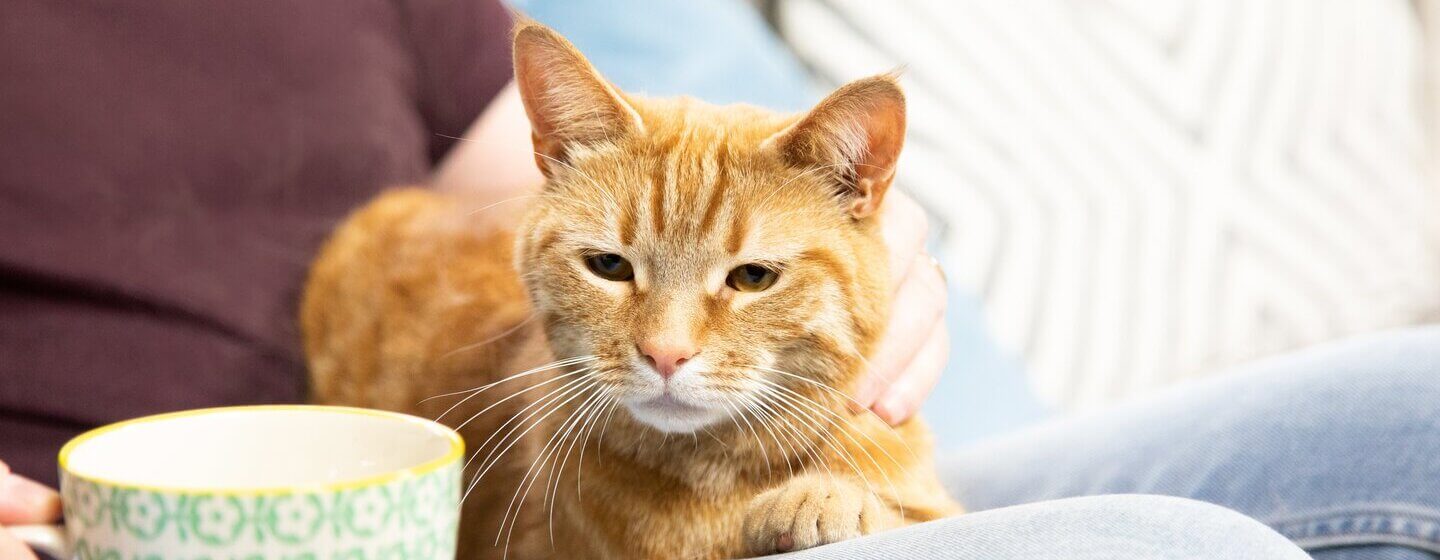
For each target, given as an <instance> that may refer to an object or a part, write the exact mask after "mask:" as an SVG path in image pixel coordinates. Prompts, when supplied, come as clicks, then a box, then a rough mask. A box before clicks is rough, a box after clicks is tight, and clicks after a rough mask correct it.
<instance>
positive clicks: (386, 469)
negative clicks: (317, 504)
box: [60, 406, 463, 491]
mask: <svg viewBox="0 0 1440 560" xmlns="http://www.w3.org/2000/svg"><path fill="white" fill-rule="evenodd" d="M462 447H463V445H462V444H461V442H460V436H459V435H458V434H456V433H455V432H454V431H452V430H450V429H449V428H446V427H444V426H442V425H440V424H437V423H435V422H431V421H429V420H424V419H421V418H416V417H413V416H407V415H404V414H398V413H391V412H381V411H374V410H366V409H358V408H344V407H328V406H254V407H235V408H219V409H207V410H198V411H190V412H179V413H174V414H164V415H160V416H152V417H147V418H140V419H136V420H131V421H128V422H122V423H120V424H115V425H112V426H107V427H104V428H100V429H97V430H95V431H92V432H89V433H87V434H84V435H81V436H80V437H78V438H76V439H75V440H74V441H72V442H70V443H69V444H67V445H66V446H65V449H63V450H62V451H61V453H60V463H61V469H62V470H64V471H66V472H68V473H70V474H71V475H74V476H79V477H81V478H86V479H91V480H95V481H101V482H106V483H109V484H114V485H121V486H137V487H150V488H161V489H176V490H187V489H199V490H217V489H223V490H240V491H245V490H257V489H271V488H274V489H296V488H299V487H311V486H329V485H336V484H347V483H354V482H359V481H363V480H367V479H371V478H374V477H378V476H384V475H388V474H392V473H396V472H402V471H413V470H417V469H418V470H426V469H427V468H428V467H430V466H438V465H440V464H444V463H448V462H449V461H451V460H457V459H458V458H459V457H460V455H461V454H462Z"/></svg>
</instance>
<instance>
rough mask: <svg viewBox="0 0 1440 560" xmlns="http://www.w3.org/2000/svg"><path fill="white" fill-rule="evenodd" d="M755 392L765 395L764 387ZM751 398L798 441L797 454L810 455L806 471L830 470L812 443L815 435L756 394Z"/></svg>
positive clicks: (794, 446)
mask: <svg viewBox="0 0 1440 560" xmlns="http://www.w3.org/2000/svg"><path fill="white" fill-rule="evenodd" d="M755 394H757V396H763V389H762V390H760V392H756V393H755ZM750 400H752V402H753V403H755V406H756V407H757V409H760V410H762V413H763V415H765V416H766V417H770V419H772V422H773V423H775V425H776V426H779V429H780V432H782V433H785V436H786V439H788V441H791V442H796V443H792V448H796V449H799V451H798V452H796V456H801V453H802V452H804V455H805V456H809V459H811V462H809V464H806V465H805V472H811V471H814V469H815V468H824V469H825V471H827V472H829V464H828V462H827V461H825V459H824V458H821V456H819V453H818V452H816V449H815V445H812V443H814V435H809V433H802V432H801V430H799V428H798V426H796V425H793V423H791V419H788V417H785V416H782V415H780V413H779V412H778V410H776V409H775V407H773V406H770V405H769V403H765V402H762V400H757V399H756V397H755V396H752V397H750ZM831 478H834V475H832V474H831Z"/></svg>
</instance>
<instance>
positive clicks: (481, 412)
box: [452, 366, 595, 441]
mask: <svg viewBox="0 0 1440 560" xmlns="http://www.w3.org/2000/svg"><path fill="white" fill-rule="evenodd" d="M594 371H595V368H594V367H593V366H587V367H583V368H580V369H577V370H575V371H567V372H565V373H559V374H556V375H555V376H553V377H551V378H549V379H546V380H544V381H541V382H539V383H536V384H534V385H531V386H529V387H526V388H524V389H521V390H519V391H516V392H514V393H511V394H509V395H506V396H505V397H503V398H501V399H499V400H496V401H495V402H493V403H490V405H489V406H486V407H485V408H482V409H480V410H479V411H478V412H476V413H475V414H471V415H470V417H469V418H466V419H465V421H464V422H461V423H460V425H458V426H455V429H456V430H459V429H463V428H464V427H465V426H468V425H469V424H470V423H471V422H474V421H475V419H477V418H480V417H481V416H484V415H485V413H486V412H490V410H491V409H493V408H495V407H497V406H500V405H502V404H505V402H506V401H509V400H510V399H513V398H515V397H518V396H520V395H523V394H525V393H528V392H530V391H533V390H535V389H537V388H540V387H544V386H546V385H549V384H551V383H554V382H556V381H560V380H562V379H565V378H567V377H571V376H575V375H580V376H582V378H583V377H586V376H588V375H589V374H590V373H592V372H594ZM572 381H575V380H572ZM567 385H568V383H567ZM547 396H548V395H547ZM542 399H544V397H541V398H540V399H536V403H532V404H531V405H530V406H535V404H538V402H539V401H540V400H542ZM457 404H458V403H457ZM452 408H453V407H452ZM528 408H529V407H526V408H525V409H521V412H524V411H525V410H527V409H528ZM517 414H518V413H517ZM487 441H488V440H487Z"/></svg>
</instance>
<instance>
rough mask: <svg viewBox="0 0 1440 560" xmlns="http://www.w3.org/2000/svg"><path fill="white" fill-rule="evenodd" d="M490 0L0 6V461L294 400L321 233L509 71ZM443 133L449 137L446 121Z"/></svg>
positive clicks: (26, 470)
mask: <svg viewBox="0 0 1440 560" xmlns="http://www.w3.org/2000/svg"><path fill="white" fill-rule="evenodd" d="M509 26H510V19H509V14H508V13H507V12H506V11H505V9H504V8H502V7H501V6H500V5H499V4H498V3H497V2H496V1H495V0H394V1H382V0H304V1H293V0H245V1H244V2H203V1H197V0H124V1H121V0H111V1H105V0H90V1H84V2H71V1H63V2H56V1H53V0H7V1H5V2H3V3H0V460H4V461H6V462H9V463H10V464H11V466H12V467H13V468H14V469H15V470H16V471H17V472H20V473H23V474H27V475H30V476H33V477H36V478H38V479H40V480H42V481H47V482H52V483H53V482H54V480H55V464H54V457H55V453H56V451H57V450H58V448H59V446H60V444H62V443H63V442H64V441H65V440H66V439H67V438H69V437H71V436H73V435H75V434H76V433H78V432H79V431H81V430H84V429H86V428H90V427H93V426H96V425H98V424H101V423H106V422H110V421H114V420H118V419H122V418H127V417H132V416H136V415H142V414H149V413H155V412H162V411H168V410H176V409H182V408H193V407H205V406H217V405H232V404H243V403H269V402H287V401H297V400H300V399H302V398H303V396H304V393H305V391H304V370H303V362H302V357H301V355H300V351H299V338H298V333H297V328H296V320H295V306H296V305H295V304H296V298H297V297H298V293H299V288H300V286H301V282H302V280H303V278H304V275H305V272H306V267H307V265H308V264H309V262H310V259H311V257H312V255H313V254H314V252H315V249H316V247H317V246H318V244H319V243H320V241H321V240H322V239H323V237H324V235H325V234H326V232H327V231H328V230H329V229H330V228H331V227H332V226H333V225H334V224H335V223H336V221H337V220H338V219H340V218H341V217H342V216H343V215H344V214H345V213H346V212H347V211H349V210H351V209H353V208H355V207H356V206H357V205H358V204H360V203H361V202H363V201H364V200H365V199H367V198H368V197H370V196H371V195H372V194H374V193H375V192H377V191H378V190H379V189H381V188H383V187H386V186H390V185H396V184H400V183H407V182H415V181H417V180H422V179H423V178H424V177H425V176H426V174H427V173H428V172H429V170H430V168H431V167H432V165H433V164H434V163H435V162H436V160H437V159H438V158H439V157H440V156H441V155H443V154H444V153H445V152H446V150H448V149H449V148H450V146H451V144H452V143H453V140H451V139H450V138H447V137H446V136H459V135H461V134H462V133H463V132H464V130H465V129H466V127H468V126H469V124H470V123H471V122H472V121H473V120H474V119H475V117H476V116H478V115H479V113H480V112H481V110H482V109H483V108H484V107H485V105H486V104H487V103H488V102H489V101H490V99H491V98H492V97H493V96H494V95H495V93H496V92H497V91H498V90H499V89H500V88H501V87H502V86H503V85H504V84H505V83H506V82H507V81H508V80H509V77H510V64H509V34H508V30H509ZM442 135H444V136H442Z"/></svg>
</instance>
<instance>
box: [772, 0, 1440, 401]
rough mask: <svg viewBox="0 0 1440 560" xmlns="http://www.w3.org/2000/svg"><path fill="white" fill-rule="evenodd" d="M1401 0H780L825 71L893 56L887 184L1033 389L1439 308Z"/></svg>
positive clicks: (1073, 392) (1171, 372)
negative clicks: (910, 203) (926, 226)
mask: <svg viewBox="0 0 1440 560" xmlns="http://www.w3.org/2000/svg"><path fill="white" fill-rule="evenodd" d="M1418 21H1419V20H1418V18H1417V17H1416V13H1415V12H1414V9H1413V7H1412V5H1411V4H1410V3H1409V2H1406V1H1403V0H1112V1H1099V0H1089V1H1081V0H1015V1H1003V2H1001V1H994V0H962V1H952V0H907V1H887V2H875V1H872V0H783V1H782V2H781V4H780V9H779V23H780V27H781V31H782V33H783V34H784V35H785V36H786V39H787V40H788V41H790V42H791V43H792V45H793V46H794V47H795V48H796V50H797V51H798V53H799V54H800V55H801V57H802V58H803V59H805V60H806V61H807V62H808V63H809V64H810V65H812V67H813V68H814V69H815V71H816V73H817V74H818V75H820V76H821V77H822V78H824V79H826V80H828V81H831V82H838V81H842V80H843V79H851V78H855V77H858V76H861V75H865V74H871V73H876V72H880V71H885V70H888V69H891V68H894V67H896V66H898V65H901V64H903V65H905V66H906V70H905V74H904V78H903V83H904V85H905V87H906V90H907V93H908V95H909V99H910V107H911V121H910V122H911V125H910V126H911V132H912V134H911V136H910V143H909V145H908V146H907V148H906V156H905V159H904V160H903V161H902V163H901V166H900V169H901V175H900V182H901V184H902V185H903V186H904V187H907V188H908V189H909V190H910V191H911V192H912V193H914V194H915V195H916V196H917V197H918V198H920V199H921V200H922V202H924V203H926V204H928V205H929V207H930V208H932V209H933V210H934V212H935V213H936V214H937V216H938V217H939V218H940V221H942V222H943V224H944V226H945V229H944V239H943V251H944V252H945V255H943V257H944V260H945V261H946V262H948V263H951V267H952V270H950V271H949V273H950V278H951V279H952V281H954V282H960V283H962V284H963V286H964V287H965V288H968V289H970V290H973V291H974V292H975V293H977V294H979V295H981V296H982V297H983V300H984V303H985V306H986V313H987V319H988V322H989V324H990V327H991V328H992V330H993V333H994V335H995V336H996V337H997V339H998V340H999V341H1000V342H1001V343H1002V344H1003V345H1005V346H1006V347H1007V348H1009V349H1011V350H1014V351H1016V352H1020V353H1022V354H1023V356H1024V357H1025V359H1026V361H1027V369H1028V370H1029V374H1030V376H1031V377H1030V380H1031V383H1032V385H1033V386H1034V387H1035V388H1036V390H1037V391H1038V392H1039V394H1040V395H1041V396H1042V398H1044V399H1045V400H1046V401H1048V402H1050V403H1052V404H1055V405H1059V406H1062V407H1065V408H1070V409H1075V408H1083V407H1086V406H1089V405H1093V404H1097V403H1104V402H1109V401H1111V400H1114V399H1116V398H1118V397H1121V396H1126V395H1131V394H1135V393H1137V392H1141V391H1144V390H1146V389H1149V388H1152V387H1156V386H1159V385H1163V384H1166V383H1169V382H1172V381H1174V380H1176V379H1180V378H1183V377H1185V376H1190V375H1196V374H1199V373H1202V372H1207V371H1213V370H1214V369H1216V368H1217V367H1219V366H1223V365H1227V364H1230V363H1234V362H1237V361H1241V360H1245V359H1249V358H1253V357H1256V356H1260V355H1265V354H1270V353H1274V352H1277V351H1281V350H1285V349H1290V348H1295V347H1298V346H1302V345H1306V344H1311V343H1314V342H1318V341H1322V340H1326V339H1330V338H1335V337H1338V336H1342V335H1345V334H1349V333H1354V332H1359V331H1367V330H1373V329H1377V328H1381V327H1387V326H1393V325H1402V324H1408V323H1413V322H1417V321H1419V320H1421V319H1422V318H1424V317H1426V316H1433V315H1434V313H1435V312H1436V309H1437V306H1440V271H1437V256H1440V247H1436V246H1435V244H1434V242H1433V240H1431V239H1430V238H1429V237H1428V236H1427V227H1428V226H1429V225H1430V224H1432V223H1433V221H1436V220H1440V217H1437V216H1436V215H1435V213H1434V212H1435V209H1436V208H1437V204H1436V198H1437V197H1436V194H1437V191H1436V188H1435V186H1434V185H1432V184H1431V179H1430V178H1429V176H1428V175H1427V171H1426V161H1425V159H1426V155H1427V151H1426V148H1427V147H1426V144H1425V138H1424V134H1423V127H1422V122H1423V119H1422V118H1421V117H1422V114H1421V111H1420V105H1421V104H1420V102H1419V95H1418V93H1419V88H1420V86H1421V82H1422V80H1421V76H1422V69H1423V66H1424V64H1423V62H1424V61H1423V60H1422V59H1421V56H1422V52H1423V49H1422V34H1421V32H1420V29H1419V22H1418Z"/></svg>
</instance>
